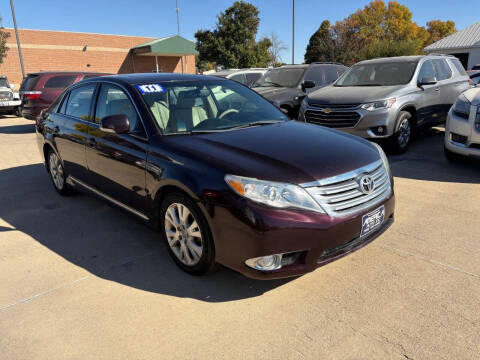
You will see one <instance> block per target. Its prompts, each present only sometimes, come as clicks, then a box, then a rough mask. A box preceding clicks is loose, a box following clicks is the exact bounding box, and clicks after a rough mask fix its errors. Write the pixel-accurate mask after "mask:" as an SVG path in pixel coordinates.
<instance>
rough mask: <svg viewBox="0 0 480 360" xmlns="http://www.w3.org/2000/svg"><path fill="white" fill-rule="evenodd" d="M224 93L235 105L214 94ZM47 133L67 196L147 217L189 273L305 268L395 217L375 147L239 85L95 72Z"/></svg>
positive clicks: (55, 179) (277, 273) (268, 273)
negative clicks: (76, 194)
mask: <svg viewBox="0 0 480 360" xmlns="http://www.w3.org/2000/svg"><path fill="white" fill-rule="evenodd" d="M223 92H231V93H235V94H236V95H237V96H236V98H237V101H236V102H235V103H233V104H232V103H231V102H224V101H222V99H218V100H217V98H216V96H217V95H216V94H221V93H223ZM231 106H233V107H231ZM36 128H37V139H38V145H39V149H40V152H41V154H42V155H43V156H44V158H45V162H46V169H47V171H48V172H49V174H50V177H51V179H52V183H53V185H54V187H55V189H56V190H57V191H58V192H59V193H60V194H62V195H64V194H67V193H68V192H70V191H72V189H73V188H78V189H82V190H86V191H89V192H92V193H94V194H96V195H98V196H100V197H102V198H104V199H106V200H107V201H109V202H111V203H113V204H115V205H117V206H119V207H121V208H123V209H124V210H127V211H129V212H131V213H133V214H134V215H136V216H138V217H139V218H141V219H143V220H145V221H147V222H149V224H151V225H152V226H153V227H156V228H158V229H159V230H160V236H161V237H162V239H163V241H165V243H166V244H167V248H168V251H169V252H170V254H171V256H172V258H173V259H174V260H175V262H176V263H177V264H178V265H179V266H180V267H181V268H182V269H183V270H185V271H187V272H189V273H192V274H204V273H206V272H208V271H209V270H210V269H211V268H212V267H213V266H214V264H215V263H220V264H223V265H225V266H227V267H229V268H232V269H234V270H236V271H238V272H240V273H243V274H245V275H247V276H250V277H253V278H261V279H267V278H268V279H271V278H280V277H287V276H295V275H300V274H304V273H306V272H309V271H312V270H314V269H315V268H317V267H319V266H322V265H325V264H326V263H328V262H331V261H333V260H336V259H338V258H340V257H342V256H344V255H347V254H348V253H351V252H352V251H355V250H357V249H359V248H361V247H362V246H364V245H366V244H367V243H369V242H370V241H372V240H373V239H375V238H376V237H378V236H379V235H380V234H381V233H383V231H385V229H387V228H388V227H389V226H390V225H391V224H392V222H393V220H394V202H395V200H394V192H393V180H392V175H391V173H390V169H389V164H388V160H387V158H386V157H385V154H384V152H383V151H382V149H381V148H380V147H379V146H378V145H376V144H372V143H370V142H368V141H366V140H363V139H360V138H358V137H354V136H350V135H347V134H342V133H340V132H337V131H333V130H330V129H326V128H322V127H319V126H315V125H310V124H302V123H300V122H297V121H289V120H288V119H287V117H286V116H285V115H284V114H283V113H282V112H281V111H280V110H279V109H278V108H276V107H275V106H273V105H272V104H271V103H270V102H268V101H267V100H265V99H264V98H263V97H261V96H259V95H258V94H256V93H255V92H254V91H252V90H250V89H248V88H247V87H245V86H243V85H241V84H238V83H236V82H234V81H230V80H226V79H220V78H216V77H210V76H208V77H207V76H201V75H182V74H130V75H115V76H108V77H98V78H96V79H89V80H85V81H82V82H80V83H77V84H75V85H72V86H71V87H70V88H69V89H68V90H67V91H65V92H64V93H63V95H62V96H60V97H59V98H58V99H57V101H55V103H54V104H53V105H52V106H51V107H50V108H49V109H48V110H47V111H45V112H44V113H43V114H42V117H41V119H40V120H39V122H38V124H37V127H36Z"/></svg>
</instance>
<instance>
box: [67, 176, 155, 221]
mask: <svg viewBox="0 0 480 360" xmlns="http://www.w3.org/2000/svg"><path fill="white" fill-rule="evenodd" d="M67 183H68V184H70V185H74V186H76V185H77V184H78V185H80V186H82V187H84V188H85V189H87V190H89V191H91V192H93V193H94V194H96V195H98V196H101V197H102V198H104V199H105V200H108V201H110V202H111V203H113V204H115V205H117V206H119V207H121V208H122V209H125V210H127V211H129V212H131V213H132V214H134V215H137V216H138V217H140V218H142V219H144V220H149V217H148V216H147V215H145V214H144V213H142V212H140V211H138V210H135V209H134V208H132V207H130V206H128V205H125V204H124V203H122V202H120V201H118V200H116V199H114V198H112V197H111V196H108V195H107V194H104V193H103V192H101V191H100V190H97V189H95V188H94V187H92V186H90V185H87V184H85V183H84V182H83V181H81V180H78V179H77V178H75V177H73V176H71V175H69V176H68V177H67Z"/></svg>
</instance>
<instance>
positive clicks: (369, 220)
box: [360, 205, 385, 236]
mask: <svg viewBox="0 0 480 360" xmlns="http://www.w3.org/2000/svg"><path fill="white" fill-rule="evenodd" d="M384 220H385V205H382V206H380V207H379V208H378V209H375V210H373V211H372V212H369V213H368V214H365V215H363V217H362V231H361V232H360V236H365V235H368V234H370V233H371V232H373V231H375V230H378V229H379V228H380V227H381V226H382V224H383V221H384Z"/></svg>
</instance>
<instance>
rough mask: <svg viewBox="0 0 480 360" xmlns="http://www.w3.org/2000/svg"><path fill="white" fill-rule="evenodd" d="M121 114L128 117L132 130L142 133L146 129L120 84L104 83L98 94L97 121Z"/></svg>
mask: <svg viewBox="0 0 480 360" xmlns="http://www.w3.org/2000/svg"><path fill="white" fill-rule="evenodd" d="M119 114H123V115H126V116H127V117H128V120H129V122H130V132H132V133H140V132H143V131H144V130H143V126H142V124H141V122H140V119H139V118H138V114H137V111H136V110H135V107H134V106H133V104H132V102H131V101H130V99H129V98H128V96H127V94H125V92H124V91H123V90H122V89H121V88H119V87H118V86H115V85H111V84H106V83H103V84H102V87H101V89H100V93H99V95H98V102H97V109H96V112H95V122H96V123H97V124H99V123H100V120H101V119H103V118H104V117H106V116H110V115H119Z"/></svg>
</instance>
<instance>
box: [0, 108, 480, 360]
mask: <svg viewBox="0 0 480 360" xmlns="http://www.w3.org/2000/svg"><path fill="white" fill-rule="evenodd" d="M442 141H443V132H442V130H441V129H434V130H432V131H429V132H428V133H427V134H425V135H423V136H421V138H420V139H419V141H417V142H416V143H414V144H413V146H412V148H411V150H410V151H409V152H408V153H407V154H406V155H401V156H391V157H390V159H391V165H392V169H393V172H394V174H395V186H396V194H397V210H396V222H395V224H394V225H393V226H392V228H391V229H390V230H389V231H387V232H386V233H385V234H384V235H383V236H381V237H380V238H379V239H377V240H376V241H374V242H373V243H372V244H370V245H368V246H367V247H365V248H363V249H361V250H359V251H358V252H356V253H354V254H352V255H350V256H348V257H346V258H343V259H342V260H339V261H337V262H334V263H332V264H329V265H327V266H325V267H323V268H319V269H317V271H315V272H313V273H310V274H307V275H305V276H302V277H300V278H294V279H289V280H281V281H267V282H262V281H255V280H250V279H247V278H244V277H243V276H241V275H239V274H236V273H234V272H232V271H230V270H227V269H224V268H221V269H219V270H218V271H217V272H216V273H214V274H212V275H211V276H208V277H202V278H197V277H191V276H189V275H186V274H185V273H183V272H181V271H180V270H179V269H178V268H177V267H176V265H175V264H174V263H173V261H172V260H170V258H169V256H168V254H167V251H166V249H165V247H164V246H163V244H161V243H160V242H159V241H158V240H159V236H158V234H157V233H155V232H153V231H151V230H150V229H148V228H147V227H146V226H144V225H143V224H142V223H140V222H138V221H137V220H136V219H134V218H132V217H131V216H130V215H128V214H126V213H124V212H122V211H121V210H119V209H116V208H113V207H111V206H109V205H108V204H106V203H104V202H102V201H100V200H97V199H95V198H93V197H90V196H86V195H76V196H73V197H67V198H63V197H60V196H59V195H57V193H56V192H55V191H54V189H53V187H52V185H51V184H50V179H49V178H48V176H47V174H46V172H45V170H44V167H43V165H42V164H41V158H40V155H39V153H38V149H37V145H36V143H35V133H34V126H33V123H32V122H31V121H28V120H24V119H21V118H13V117H2V118H0V358H1V359H4V360H7V359H50V360H52V359H303V358H305V359H416V360H417V359H478V357H479V354H480V340H479V334H480V231H479V230H480V218H479V215H480V165H479V164H478V163H470V164H456V165H452V164H449V163H448V162H447V161H446V160H445V159H444V157H443V145H442Z"/></svg>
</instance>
